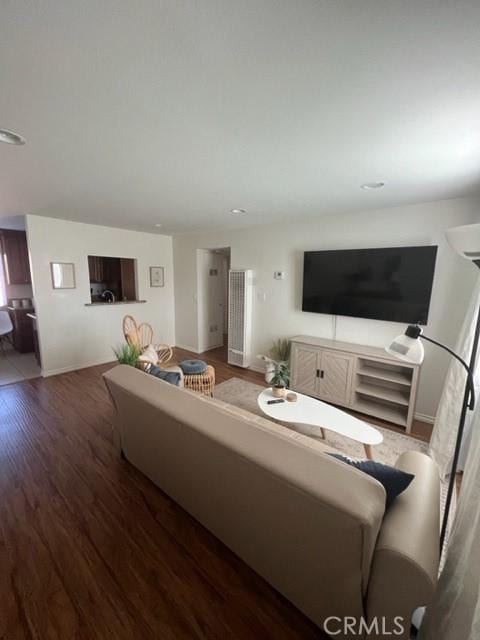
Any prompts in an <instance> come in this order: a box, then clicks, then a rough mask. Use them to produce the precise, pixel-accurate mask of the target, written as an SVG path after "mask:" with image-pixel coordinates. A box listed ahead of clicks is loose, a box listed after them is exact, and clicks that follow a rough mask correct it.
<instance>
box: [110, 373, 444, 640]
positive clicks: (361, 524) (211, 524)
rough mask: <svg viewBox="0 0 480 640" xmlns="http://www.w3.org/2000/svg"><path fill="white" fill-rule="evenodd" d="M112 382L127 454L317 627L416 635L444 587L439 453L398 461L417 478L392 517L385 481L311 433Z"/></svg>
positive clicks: (173, 390) (126, 381)
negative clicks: (424, 611)
mask: <svg viewBox="0 0 480 640" xmlns="http://www.w3.org/2000/svg"><path fill="white" fill-rule="evenodd" d="M104 377H105V382H106V384H107V387H108V389H109V392H110V395H111V398H112V401H113V404H114V407H115V425H114V432H115V439H116V443H117V446H118V448H119V451H121V452H122V453H123V455H124V457H125V458H126V459H127V460H128V461H129V462H130V463H131V464H133V465H134V466H135V467H137V468H138V469H140V470H141V471H142V472H143V473H144V474H145V475H147V476H148V477H149V478H150V479H151V480H152V481H153V482H154V483H155V484H157V485H158V486H159V487H160V488H161V489H162V490H163V491H165V492H166V493H167V494H168V495H169V496H171V497H172V498H173V499H174V500H175V501H176V502H178V503H179V504H180V505H181V506H182V507H183V508H184V509H186V510H187V511H188V512H189V513H190V514H192V515H193V516H194V517H195V518H196V519H197V520H198V521H199V522H201V523H202V524H203V525H204V526H205V527H207V528H208V529H209V530H210V531H211V532H212V533H213V534H214V535H215V536H217V537H218V538H219V539H220V540H222V541H223V542H224V543H225V544H226V545H227V546H228V547H229V548H230V549H232V550H233V551H234V552H235V553H236V554H237V555H238V556H240V557H241V558H242V559H243V560H244V561H245V562H246V563H247V564H248V565H249V566H250V567H252V568H253V569H254V570H255V571H257V572H258V573H259V574H260V575H261V576H263V578H265V580H267V581H268V582H269V583H270V584H271V585H273V586H274V587H275V588H276V589H277V590H278V591H279V592H280V593H282V594H283V595H284V596H285V597H286V598H288V599H289V600H290V601H291V602H292V603H294V604H295V605H296V606H297V607H298V608H299V609H300V610H302V611H303V612H304V613H305V614H306V615H307V616H308V617H309V618H311V620H313V621H314V622H315V623H316V624H317V625H319V626H320V627H322V628H323V627H324V624H325V622H326V621H327V630H330V631H334V632H336V631H337V630H339V629H341V628H342V625H343V622H340V620H343V618H345V617H346V616H350V617H353V618H355V620H356V621H357V623H358V625H359V630H360V633H359V634H358V635H356V636H355V637H358V638H362V637H368V638H375V637H377V636H376V634H375V628H376V627H375V619H376V617H377V618H378V622H377V627H378V629H379V634H378V637H379V638H380V637H385V636H383V635H381V633H380V632H381V631H382V629H383V630H384V629H390V630H391V629H393V628H394V629H395V630H396V631H398V630H399V628H398V623H397V626H394V625H395V624H396V623H395V620H394V618H395V617H396V616H400V617H402V618H403V619H404V620H405V623H404V625H403V626H404V627H405V633H404V634H403V635H395V637H397V638H407V637H408V631H409V621H410V617H411V614H412V612H413V610H414V609H415V608H416V607H418V606H420V605H424V604H427V603H428V602H429V600H430V598H431V597H432V594H433V592H434V589H435V585H436V580H437V571H438V531H439V480H438V472H437V469H436V466H435V464H434V462H433V461H432V460H430V458H428V457H427V456H424V455H422V454H420V453H418V452H409V453H406V454H403V455H402V456H400V458H399V460H398V462H397V466H398V467H400V468H402V469H404V470H406V471H408V472H410V473H413V474H415V479H414V480H413V482H412V484H411V485H410V486H409V488H408V489H407V490H406V491H405V492H404V493H403V494H401V495H400V496H399V497H398V498H397V499H396V501H395V502H394V503H393V505H392V506H391V507H390V509H389V510H388V512H387V513H385V511H384V504H385V492H384V488H383V486H382V485H381V484H380V483H379V482H377V481H376V480H374V479H373V478H371V477H370V476H368V475H366V474H364V473H362V472H360V471H357V470H356V469H354V468H352V467H350V466H348V465H346V464H345V463H343V462H340V461H338V460H336V459H334V458H332V457H331V456H328V455H326V453H327V452H328V451H333V450H332V449H329V448H328V447H327V446H324V445H322V444H321V443H319V442H318V441H316V440H313V439H311V438H309V437H308V436H304V435H301V434H298V433H296V432H294V431H292V430H290V429H287V428H286V427H282V426H280V425H278V424H275V423H272V422H269V421H268V420H265V419H263V418H260V417H257V416H254V415H253V414H250V413H247V412H245V411H241V410H239V409H236V408H234V407H231V406H229V405H226V404H225V403H221V402H218V401H216V400H212V399H209V398H206V397H204V396H201V395H199V394H195V393H193V392H190V391H187V390H185V389H180V388H177V387H174V386H172V385H169V384H167V383H165V382H163V381H161V380H158V379H156V378H154V377H152V376H150V375H148V374H146V373H144V372H142V371H139V370H137V369H134V368H132V367H128V366H123V365H121V366H117V367H115V368H114V369H112V370H111V371H109V372H108V373H106V374H105V376H104ZM384 618H385V620H384V621H383V623H382V624H383V627H380V626H378V625H379V624H380V622H381V620H382V619H384ZM361 620H363V621H364V622H361ZM372 624H373V627H371V633H367V634H366V635H365V633H364V632H365V630H366V628H365V625H372ZM372 630H373V631H372ZM335 637H338V638H342V637H353V636H351V635H349V634H347V635H345V634H343V632H342V633H339V634H338V635H337V634H336V635H335Z"/></svg>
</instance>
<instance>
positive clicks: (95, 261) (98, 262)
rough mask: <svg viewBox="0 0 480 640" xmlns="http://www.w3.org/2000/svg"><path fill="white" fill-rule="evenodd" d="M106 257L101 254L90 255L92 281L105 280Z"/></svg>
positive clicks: (89, 263)
mask: <svg viewBox="0 0 480 640" xmlns="http://www.w3.org/2000/svg"><path fill="white" fill-rule="evenodd" d="M103 261H104V259H103V258H102V257H101V256H88V271H89V273H90V282H103V281H104V280H105V274H104V268H103Z"/></svg>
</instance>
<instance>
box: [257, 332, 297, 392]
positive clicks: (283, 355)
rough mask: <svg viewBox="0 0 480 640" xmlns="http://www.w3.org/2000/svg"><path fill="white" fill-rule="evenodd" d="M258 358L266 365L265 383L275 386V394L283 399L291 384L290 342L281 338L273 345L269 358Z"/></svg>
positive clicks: (260, 356)
mask: <svg viewBox="0 0 480 640" xmlns="http://www.w3.org/2000/svg"><path fill="white" fill-rule="evenodd" d="M257 358H259V360H263V362H264V363H265V381H266V382H268V383H269V384H271V385H273V389H274V390H273V394H274V395H276V393H278V394H280V395H279V397H283V395H285V393H286V388H287V387H288V385H289V382H290V340H289V339H288V338H279V339H278V340H276V341H275V342H274V343H273V345H272V347H271V349H270V350H269V352H268V356H264V355H259V356H257ZM275 388H277V390H278V391H277V392H276V391H275Z"/></svg>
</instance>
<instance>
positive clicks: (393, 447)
mask: <svg viewBox="0 0 480 640" xmlns="http://www.w3.org/2000/svg"><path fill="white" fill-rule="evenodd" d="M264 389H265V387H262V386H260V385H258V384H254V383H253V382H248V381H247V380H240V379H239V378H230V380H227V381H226V382H222V383H220V384H219V385H218V386H217V387H216V388H215V398H217V399H218V400H222V401H223V402H227V403H228V404H233V405H234V406H236V407H240V409H244V410H245V411H249V412H250V413H255V414H256V415H259V416H263V417H266V416H265V415H264V414H263V413H262V411H261V410H260V408H259V406H258V404H257V398H258V395H259V394H260V393H261V392H262V391H263V390H264ZM285 426H288V425H285ZM373 426H374V427H375V429H378V430H379V431H380V432H381V433H382V435H383V442H382V444H379V445H376V446H375V447H373V452H374V457H375V460H377V461H378V462H383V463H384V464H390V465H393V464H395V461H396V459H397V458H398V456H399V455H400V454H401V453H403V452H404V451H420V452H421V453H426V452H427V449H428V445H427V443H426V442H422V441H421V440H417V439H416V438H411V437H410V436H407V435H405V434H403V433H396V432H395V431H390V429H384V428H382V427H379V426H377V425H373ZM297 430H299V431H301V433H304V434H305V435H308V436H310V437H312V438H315V439H318V440H319V441H320V442H324V443H325V444H328V445H329V446H331V447H334V448H335V449H339V450H340V451H342V452H343V453H345V454H346V455H348V456H351V457H352V458H365V449H364V448H363V446H362V445H361V444H360V443H359V442H355V441H354V440H350V438H346V437H345V436H341V435H338V434H336V433H333V432H332V431H328V430H326V431H325V436H326V438H325V440H324V439H323V438H321V436H320V434H319V430H318V429H315V428H311V429H310V428H309V427H305V426H300V425H299V426H298V427H297Z"/></svg>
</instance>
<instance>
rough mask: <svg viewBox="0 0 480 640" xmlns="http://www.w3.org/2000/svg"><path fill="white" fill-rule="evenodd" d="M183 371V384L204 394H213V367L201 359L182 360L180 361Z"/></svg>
mask: <svg viewBox="0 0 480 640" xmlns="http://www.w3.org/2000/svg"><path fill="white" fill-rule="evenodd" d="M180 368H181V369H182V371H183V386H184V387H185V389H191V390H192V391H197V392H198V393H203V394H204V395H206V396H213V390H214V389H215V369H214V368H213V367H212V366H211V365H207V363H206V362H203V360H184V361H183V362H181V363H180Z"/></svg>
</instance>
